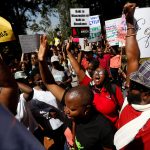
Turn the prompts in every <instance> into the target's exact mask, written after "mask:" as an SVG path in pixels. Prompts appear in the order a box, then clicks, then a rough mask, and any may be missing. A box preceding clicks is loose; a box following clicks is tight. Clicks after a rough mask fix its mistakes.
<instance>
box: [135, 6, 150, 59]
mask: <svg viewBox="0 0 150 150" xmlns="http://www.w3.org/2000/svg"><path fill="white" fill-rule="evenodd" d="M149 14H150V7H147V8H136V10H135V13H134V17H135V19H136V21H135V22H136V23H135V24H136V27H137V36H136V38H137V41H138V45H139V48H140V52H141V58H146V57H150V15H149Z"/></svg>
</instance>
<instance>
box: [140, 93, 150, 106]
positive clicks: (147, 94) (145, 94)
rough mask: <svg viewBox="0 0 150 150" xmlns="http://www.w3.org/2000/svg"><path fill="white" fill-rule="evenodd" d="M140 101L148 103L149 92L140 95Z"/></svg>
mask: <svg viewBox="0 0 150 150" xmlns="http://www.w3.org/2000/svg"><path fill="white" fill-rule="evenodd" d="M141 96H142V99H143V101H144V102H145V103H147V104H148V103H150V101H149V99H150V92H143V93H142V95H141Z"/></svg>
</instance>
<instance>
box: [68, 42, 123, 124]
mask: <svg viewBox="0 0 150 150" xmlns="http://www.w3.org/2000/svg"><path fill="white" fill-rule="evenodd" d="M69 49H70V43H68V45H67V48H66V51H67V54H68V58H69V60H70V62H71V64H72V66H73V68H74V70H75V71H76V74H77V75H78V79H79V82H80V84H81V85H86V86H89V85H90V82H93V84H92V87H91V88H92V89H93V92H94V101H93V104H94V106H95V108H96V109H97V111H99V112H101V113H102V114H104V115H105V116H106V117H107V118H108V119H110V120H111V121H112V122H113V123H114V124H116V122H117V119H118V116H119V112H118V110H119V109H120V108H121V106H122V104H123V95H122V92H121V89H120V88H119V87H118V86H117V85H115V84H112V83H111V81H110V79H109V75H108V72H107V71H106V70H105V69H104V68H102V67H97V69H95V70H93V69H92V70H91V72H90V74H91V77H92V78H89V76H87V75H86V72H85V71H84V70H83V69H82V68H81V66H80V65H79V63H78V62H77V61H76V59H75V58H74V57H73V55H72V54H71V52H70V51H69ZM89 67H90V63H89Z"/></svg>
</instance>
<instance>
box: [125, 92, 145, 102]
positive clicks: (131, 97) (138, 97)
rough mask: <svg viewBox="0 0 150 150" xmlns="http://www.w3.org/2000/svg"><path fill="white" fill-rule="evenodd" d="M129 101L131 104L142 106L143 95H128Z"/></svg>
mask: <svg viewBox="0 0 150 150" xmlns="http://www.w3.org/2000/svg"><path fill="white" fill-rule="evenodd" d="M127 100H128V103H129V104H140V103H141V101H142V99H141V94H140V93H139V94H133V93H131V92H129V93H128V96H127Z"/></svg>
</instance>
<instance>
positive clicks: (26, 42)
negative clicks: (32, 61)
mask: <svg viewBox="0 0 150 150" xmlns="http://www.w3.org/2000/svg"><path fill="white" fill-rule="evenodd" d="M19 41H20V45H21V49H22V52H23V53H31V52H35V51H36V50H38V49H39V46H40V35H39V34H36V35H19Z"/></svg>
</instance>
